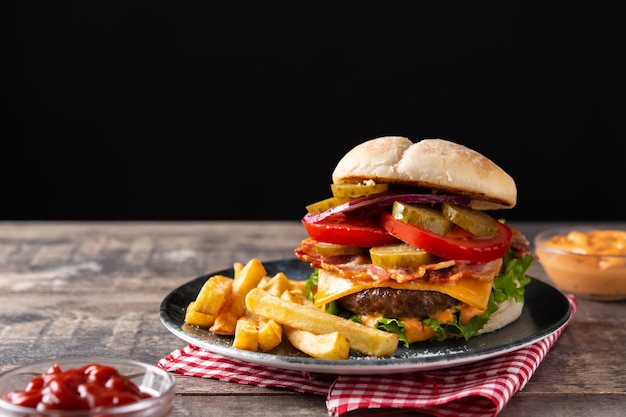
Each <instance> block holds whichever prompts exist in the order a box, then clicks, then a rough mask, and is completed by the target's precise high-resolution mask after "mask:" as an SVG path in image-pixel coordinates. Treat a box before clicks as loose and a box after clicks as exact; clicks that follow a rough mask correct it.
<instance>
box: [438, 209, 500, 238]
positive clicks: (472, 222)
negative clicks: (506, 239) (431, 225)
mask: <svg viewBox="0 0 626 417" xmlns="http://www.w3.org/2000/svg"><path fill="white" fill-rule="evenodd" d="M441 212H442V213H443V215H444V216H445V217H446V218H448V219H450V221H451V222H453V223H454V224H456V225H457V226H459V227H461V228H463V229H465V230H467V231H468V232H470V233H471V234H473V235H474V236H478V237H485V238H489V237H494V236H495V235H496V233H497V232H498V227H497V226H496V224H495V223H494V222H495V220H494V219H493V217H491V216H490V215H488V214H487V213H485V212H482V211H478V210H474V209H471V208H469V207H464V206H458V205H456V204H449V203H443V204H442V206H441Z"/></svg>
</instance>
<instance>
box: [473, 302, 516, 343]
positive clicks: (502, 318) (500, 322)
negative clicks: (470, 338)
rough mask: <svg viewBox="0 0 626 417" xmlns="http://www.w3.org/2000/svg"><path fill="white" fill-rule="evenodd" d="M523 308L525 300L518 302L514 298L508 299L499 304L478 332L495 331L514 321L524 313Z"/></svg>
mask: <svg viewBox="0 0 626 417" xmlns="http://www.w3.org/2000/svg"><path fill="white" fill-rule="evenodd" d="M523 308H524V302H521V303H518V302H517V301H515V299H513V298H510V299H508V300H506V301H505V302H503V303H502V304H500V305H499V306H498V309H497V310H496V311H495V312H494V313H493V314H492V315H491V316H490V317H489V320H488V321H487V323H485V325H484V326H483V328H482V329H480V330H479V331H478V334H483V333H489V332H493V331H495V330H498V329H501V328H503V327H505V326H506V325H508V324H510V323H513V322H514V321H515V320H517V318H518V317H519V316H520V315H521V314H522V309H523Z"/></svg>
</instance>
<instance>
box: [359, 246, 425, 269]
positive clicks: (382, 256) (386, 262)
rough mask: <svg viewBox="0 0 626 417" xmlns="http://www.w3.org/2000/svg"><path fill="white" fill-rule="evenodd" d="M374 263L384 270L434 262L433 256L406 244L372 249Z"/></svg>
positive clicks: (371, 254)
mask: <svg viewBox="0 0 626 417" xmlns="http://www.w3.org/2000/svg"><path fill="white" fill-rule="evenodd" d="M370 257H371V258H372V263H373V264H374V265H376V266H380V267H382V268H405V267H409V266H419V265H425V264H428V263H430V262H432V259H433V257H432V255H431V254H430V253H428V252H426V251H424V250H422V249H419V248H416V247H415V246H411V245H408V244H406V243H400V244H397V245H385V246H376V247H373V248H370Z"/></svg>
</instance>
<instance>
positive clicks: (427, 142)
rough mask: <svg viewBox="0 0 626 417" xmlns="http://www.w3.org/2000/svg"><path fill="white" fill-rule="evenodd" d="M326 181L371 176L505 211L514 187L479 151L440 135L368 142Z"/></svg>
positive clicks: (348, 155) (513, 199) (513, 200)
mask: <svg viewBox="0 0 626 417" xmlns="http://www.w3.org/2000/svg"><path fill="white" fill-rule="evenodd" d="M332 180H333V182H334V183H335V184H342V183H358V182H361V181H364V180H373V181H375V182H376V183H387V184H400V185H410V186H415V187H419V188H427V189H431V190H434V191H438V192H445V193H451V194H459V195H465V196H468V197H470V198H471V199H472V202H471V207H472V208H474V209H477V210H496V209H508V208H512V207H514V206H515V204H516V202H517V188H516V186H515V181H514V180H513V178H512V177H511V176H510V175H509V174H507V173H506V172H505V171H504V170H503V169H502V168H500V167H499V166H498V165H496V164H495V163H494V162H492V161H491V160H490V159H488V158H487V157H485V156H484V155H482V154H480V153H478V152H476V151H474V150H472V149H470V148H467V147H465V146H463V145H459V144H458V143H454V142H450V141H447V140H444V139H423V140H421V141H419V142H416V143H413V142H412V141H411V140H410V139H408V138H405V137H402V136H383V137H379V138H376V139H371V140H368V141H366V142H363V143H361V144H360V145H357V146H356V147H354V148H352V149H351V150H350V151H348V153H346V154H345V155H344V156H343V158H341V160H340V161H339V163H337V166H336V167H335V170H334V171H333V174H332Z"/></svg>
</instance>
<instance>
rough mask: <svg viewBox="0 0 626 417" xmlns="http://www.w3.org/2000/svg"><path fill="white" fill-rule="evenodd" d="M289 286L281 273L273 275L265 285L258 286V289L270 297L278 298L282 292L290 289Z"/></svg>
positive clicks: (287, 279)
mask: <svg viewBox="0 0 626 417" xmlns="http://www.w3.org/2000/svg"><path fill="white" fill-rule="evenodd" d="M290 287H291V284H290V282H289V278H287V275H285V274H284V273H283V272H279V273H277V274H276V275H274V276H273V277H272V278H271V279H270V280H269V281H267V283H265V285H259V288H262V289H264V290H265V291H267V292H269V293H270V294H272V295H275V296H277V297H278V296H280V295H281V294H282V293H283V291H285V290H288V289H290Z"/></svg>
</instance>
